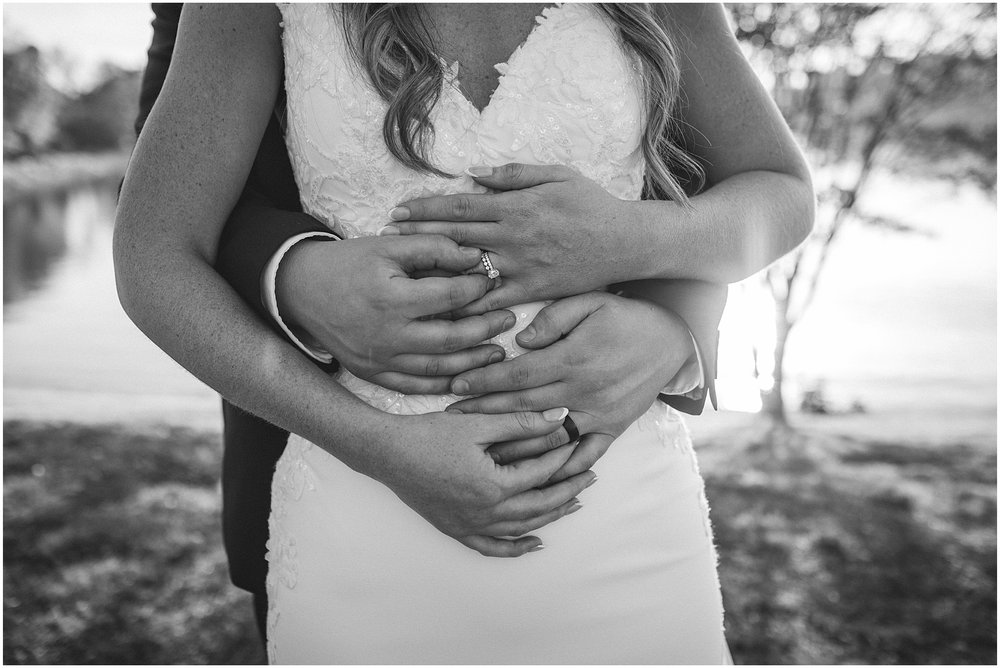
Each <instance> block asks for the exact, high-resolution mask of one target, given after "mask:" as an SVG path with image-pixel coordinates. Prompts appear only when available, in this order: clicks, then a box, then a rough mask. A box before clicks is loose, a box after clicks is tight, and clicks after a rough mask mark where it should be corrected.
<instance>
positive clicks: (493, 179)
mask: <svg viewBox="0 0 1000 668" xmlns="http://www.w3.org/2000/svg"><path fill="white" fill-rule="evenodd" d="M466 173H467V174H469V175H470V176H472V177H473V178H474V179H476V181H477V182H478V183H480V184H482V185H484V186H486V187H488V188H493V189H494V190H521V189H522V188H531V187H532V186H539V185H541V184H543V183H551V182H555V181H568V180H569V179H571V178H573V177H574V176H576V172H575V171H573V170H572V169H570V168H569V167H566V166H565V165H524V164H521V163H519V162H509V163H507V164H506V165H503V166H501V167H489V166H479V167H470V168H469V169H467V170H466Z"/></svg>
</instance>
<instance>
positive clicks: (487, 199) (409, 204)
mask: <svg viewBox="0 0 1000 668" xmlns="http://www.w3.org/2000/svg"><path fill="white" fill-rule="evenodd" d="M501 203H502V200H501V199H500V198H499V196H497V195H490V194H476V193H460V194H457V195H432V196H431V197H421V198H419V199H412V200H409V201H406V202H401V203H400V204H399V206H397V207H396V208H394V209H393V210H392V211H390V212H389V218H390V219H391V220H392V221H393V222H392V223H390V224H391V225H395V224H397V223H399V222H402V221H413V220H445V221H451V222H471V221H480V222H488V221H497V220H500V219H501V218H502V217H503V216H501V215H499V213H500V210H501V209H500V207H499V206H498V205H499V204H501Z"/></svg>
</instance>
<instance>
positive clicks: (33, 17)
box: [3, 2, 153, 84]
mask: <svg viewBox="0 0 1000 668" xmlns="http://www.w3.org/2000/svg"><path fill="white" fill-rule="evenodd" d="M151 19H152V12H151V10H150V8H149V4H148V3H138V2H129V3H92V2H87V3H41V2H31V3H26V2H5V3H3V40H4V49H5V50H6V49H8V48H10V46H11V45H14V44H17V43H19V42H28V43H30V44H34V45H35V46H37V47H39V48H40V49H41V50H42V51H46V52H49V51H52V50H54V49H56V48H58V49H61V50H62V51H64V52H65V53H66V55H69V56H71V58H72V61H71V62H72V63H73V64H74V68H73V69H74V72H73V75H74V76H75V77H77V78H78V79H79V80H78V81H75V82H73V83H77V84H82V83H85V81H86V80H87V79H88V78H89V77H92V76H93V74H94V72H95V71H96V70H97V67H98V66H99V64H100V63H102V62H112V63H114V64H116V65H119V66H121V67H124V68H128V69H141V68H142V67H143V66H144V65H145V62H146V49H147V47H148V46H149V40H150V38H151V37H152V34H153V31H152V28H151V27H150V20H151Z"/></svg>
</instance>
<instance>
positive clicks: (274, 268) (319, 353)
mask: <svg viewBox="0 0 1000 668" xmlns="http://www.w3.org/2000/svg"><path fill="white" fill-rule="evenodd" d="M317 237H320V238H324V239H337V240H340V237H338V236H337V235H336V234H332V233H330V232H303V233H302V234H296V235H295V236H294V237H290V238H288V239H286V240H285V243H283V244H281V246H279V247H278V250H277V251H275V253H274V255H272V256H271V259H270V260H269V261H268V263H267V266H266V267H264V275H263V276H261V277H260V294H261V298H262V299H263V300H264V306H265V307H267V311H268V313H270V314H271V317H272V318H274V320H275V322H277V323H278V326H279V327H281V329H282V331H283V332H285V334H287V335H288V338H289V339H291V340H292V343H294V344H295V345H296V346H298V347H299V349H300V350H302V352H304V353H305V354H306V355H309V357H311V358H313V359H314V360H316V361H317V362H322V363H324V364H329V363H330V362H332V361H333V355H331V354H330V353H329V352H327V351H326V350H323V349H322V348H320V347H319V346H316V345H310V344H308V343H306V342H304V341H302V339H300V338H299V337H298V336H296V335H295V334H294V333H293V332H292V330H291V329H289V327H288V325H286V324H285V321H284V320H282V319H281V313H279V312H278V288H277V285H278V267H279V265H281V261H282V260H283V259H285V255H286V254H287V253H288V251H289V250H291V248H292V246H294V245H295V244H297V243H299V242H300V241H305V240H306V239H314V238H317Z"/></svg>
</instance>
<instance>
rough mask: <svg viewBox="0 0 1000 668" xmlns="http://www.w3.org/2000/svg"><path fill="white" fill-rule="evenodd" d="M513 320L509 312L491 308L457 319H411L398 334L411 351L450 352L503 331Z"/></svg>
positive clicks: (511, 325) (467, 346)
mask: <svg viewBox="0 0 1000 668" xmlns="http://www.w3.org/2000/svg"><path fill="white" fill-rule="evenodd" d="M516 321H517V319H516V318H515V317H514V314H513V313H511V312H510V311H491V312H490V313H487V314H485V315H475V316H472V317H469V318H462V319H461V320H441V319H436V320H413V321H410V322H408V323H406V326H405V327H404V328H403V330H402V333H403V334H402V335H403V336H404V337H405V338H406V340H407V347H408V348H409V349H410V351H411V352H412V353H416V354H442V353H454V352H458V351H460V350H465V349H467V348H472V347H473V346H478V345H479V344H481V343H483V342H484V341H487V340H489V339H491V338H493V337H494V336H496V335H497V334H500V333H501V332H505V331H507V330H508V329H510V328H511V327H513V326H514V323H515V322H516Z"/></svg>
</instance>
